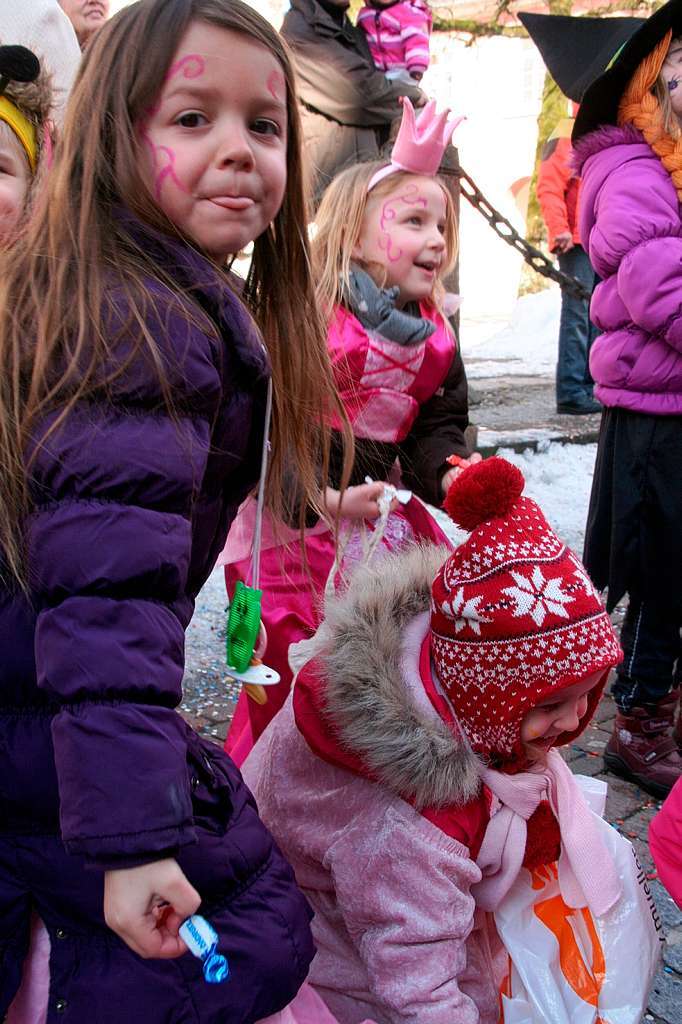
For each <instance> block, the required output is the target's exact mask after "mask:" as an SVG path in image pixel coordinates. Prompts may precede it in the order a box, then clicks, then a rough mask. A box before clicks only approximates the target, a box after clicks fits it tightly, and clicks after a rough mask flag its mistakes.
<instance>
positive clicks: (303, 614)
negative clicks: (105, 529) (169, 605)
mask: <svg viewBox="0 0 682 1024" xmlns="http://www.w3.org/2000/svg"><path fill="white" fill-rule="evenodd" d="M386 294H387V293H382V296H386ZM349 305H351V306H352V305H353V303H351V302H349ZM361 305H362V309H361V310H357V309H356V310H355V311H353V310H352V309H351V308H347V307H346V306H339V307H338V308H337V311H336V315H335V317H334V319H333V321H332V323H331V327H330V331H329V338H328V343H329V350H330V355H331V358H332V364H333V368H334V373H335V377H336V383H337V388H338V390H339V394H340V396H341V399H342V401H343V403H344V406H345V409H346V412H347V414H348V417H349V419H350V422H351V424H352V427H353V432H354V435H355V439H356V452H355V462H354V466H353V470H352V474H351V479H350V484H351V485H355V484H360V483H364V482H365V480H366V478H368V477H369V478H371V479H372V480H378V481H381V480H385V481H390V482H392V483H400V484H401V485H402V486H403V487H407V488H409V489H410V490H411V491H412V492H413V496H412V498H411V499H410V500H409V501H408V502H407V504H405V505H403V506H402V507H401V508H400V509H399V510H398V511H396V512H392V513H391V514H390V515H389V517H388V520H387V521H386V522H385V523H382V524H381V530H382V535H381V538H380V540H379V541H378V543H376V545H375V548H376V549H375V550H374V553H373V555H372V557H373V558H374V559H379V558H380V557H381V554H382V553H385V552H391V551H396V550H399V549H401V548H404V547H406V546H407V545H409V544H414V543H416V542H419V541H426V542H435V543H439V544H447V543H448V541H447V538H446V537H445V534H444V533H443V532H442V530H441V529H440V527H439V526H438V523H437V522H436V521H435V519H434V518H433V516H432V515H431V513H430V512H429V510H428V508H427V507H426V505H425V504H424V502H428V503H430V504H433V505H440V503H441V501H442V493H441V487H440V481H441V478H442V475H443V473H444V472H445V470H446V469H447V468H449V467H448V466H447V462H446V460H447V458H448V456H449V455H451V454H457V455H460V456H463V457H468V456H469V455H470V454H471V453H470V451H469V449H468V446H467V443H466V441H465V439H464V430H465V429H466V426H467V424H468V410H467V384H466V377H465V373H464V366H463V364H462V360H461V356H460V354H459V351H458V346H457V342H456V339H455V337H454V334H453V332H452V330H451V328H450V326H449V324H448V323H447V322H446V320H445V319H444V318H443V317H442V316H441V315H440V313H439V312H438V311H437V310H436V309H435V308H434V307H433V306H431V305H430V304H428V303H421V304H420V305H419V306H418V307H417V306H416V304H415V310H414V315H412V314H408V313H402V312H400V311H396V310H395V309H391V311H390V312H389V315H388V316H384V317H383V321H382V323H381V324H380V325H379V326H380V328H381V329H380V330H379V329H377V328H376V327H371V326H368V324H367V318H366V317H365V316H363V312H364V311H365V310H364V307H365V305H366V304H365V303H362V304H361ZM356 313H357V315H356ZM396 313H397V314H398V316H397V317H396ZM363 321H364V322H363ZM396 325H397V326H396ZM388 334H391V337H388V336H387V335H388ZM396 338H399V339H400V340H395V339H396ZM340 475H341V466H340V456H339V453H338V451H337V452H336V453H335V452H334V450H333V452H332V465H331V469H330V478H331V479H330V483H331V484H332V486H333V485H334V484H335V483H338V480H339V479H340ZM420 499H423V500H420ZM255 508H256V503H255V500H254V499H253V498H250V499H247V501H246V502H245V503H244V505H242V507H241V509H240V511H239V514H238V515H237V518H236V520H235V522H234V523H233V526H232V529H231V531H230V535H229V537H228V541H227V545H226V547H225V550H224V551H223V553H222V555H221V556H220V559H219V561H218V564H220V565H224V566H225V579H226V585H227V591H228V595H232V593H233V592H234V587H235V584H236V582H237V581H238V580H243V581H245V582H246V583H250V582H251V580H250V578H249V575H250V569H251V548H252V544H253V534H254V530H253V528H254V522H255ZM376 525H377V524H372V523H371V522H366V523H364V524H358V523H354V522H352V521H349V520H346V521H343V520H342V522H341V526H340V531H339V537H340V543H339V552H338V554H339V559H338V562H337V550H336V546H335V539H334V528H333V525H330V524H329V523H328V522H326V521H325V520H322V519H320V520H319V521H318V522H317V523H316V525H315V526H313V527H311V528H310V529H308V530H306V532H305V537H304V541H303V544H304V545H305V555H306V561H307V569H306V567H305V562H304V559H303V553H302V544H301V538H300V534H299V532H298V530H295V529H291V528H288V527H285V526H280V527H278V529H277V530H275V529H274V527H273V524H272V523H271V522H268V520H267V517H264V525H263V533H262V547H261V558H260V589H261V590H262V592H263V597H262V621H263V625H264V626H265V629H266V632H267V637H268V644H267V648H266V651H265V654H264V655H263V660H264V661H265V662H266V664H267V665H269V666H270V667H271V668H274V669H276V671H277V672H278V673H279V675H280V679H281V681H280V682H279V683H278V684H277V685H276V686H268V687H267V690H266V693H267V702H266V703H265V704H258V703H256V702H255V701H254V700H253V699H251V698H250V697H247V695H246V693H245V692H243V691H242V693H241V694H240V697H239V701H238V703H237V708H236V711H235V715H234V718H233V720H232V725H231V728H230V732H229V733H228V737H227V740H226V743H225V749H226V751H227V753H228V754H229V755H230V757H231V758H232V759H233V760H234V761H235V763H236V764H237V765H239V766H241V765H242V764H243V762H244V760H245V758H246V757H247V755H248V754H249V752H250V750H251V749H252V747H253V745H254V743H255V742H256V740H257V739H258V737H259V736H260V735H261V733H262V732H263V731H264V729H265V728H266V726H267V725H268V723H269V722H270V721H271V720H272V718H274V716H275V714H276V713H277V712H278V711H279V709H280V708H281V707H282V705H283V704H284V702H285V700H286V697H287V695H288V693H289V690H290V688H291V681H292V672H291V670H290V667H289V662H288V652H289V647H290V645H291V644H294V643H296V642H298V641H300V640H303V639H307V638H309V637H310V636H312V635H313V634H314V633H315V631H316V630H317V627H318V626H319V624H320V622H321V619H322V611H323V599H324V593H325V588H326V587H327V584H328V581H329V579H330V575H331V576H332V577H333V581H334V584H335V589H338V587H339V586H343V585H344V581H347V580H348V577H349V573H350V572H352V568H353V566H354V565H356V564H358V563H359V562H361V561H363V560H364V559H365V558H366V556H367V549H368V547H370V546H374V542H376V541H377V538H376V537H374V538H373V537H372V534H373V533H374V531H375V527H376ZM337 569H338V572H337Z"/></svg>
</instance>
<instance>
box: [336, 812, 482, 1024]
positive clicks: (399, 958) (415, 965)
mask: <svg viewBox="0 0 682 1024" xmlns="http://www.w3.org/2000/svg"><path fill="white" fill-rule="evenodd" d="M328 861H329V863H328V865H327V866H328V868H329V869H330V871H331V873H332V877H333V881H334V889H335V891H336V898H337V902H338V906H339V909H340V911H341V913H342V914H343V918H344V922H345V925H346V928H347V930H348V933H349V935H350V938H351V940H352V942H353V943H354V945H355V947H356V950H357V952H358V954H359V956H360V958H361V959H362V961H363V963H364V965H365V968H366V970H367V973H368V977H369V982H370V986H371V989H372V991H373V993H374V994H375V996H376V998H377V1000H378V1001H379V1003H380V1006H381V1010H382V1015H383V1016H382V1019H384V1018H385V1019H386V1020H387V1021H390V1024H478V1022H479V1013H478V1010H477V1008H476V1006H475V1005H474V1003H473V1001H472V1000H471V998H469V996H468V995H466V994H465V993H464V992H462V991H461V989H460V987H459V984H458V977H459V976H460V975H461V974H462V972H463V971H464V970H465V968H466V961H467V957H466V949H465V944H466V940H467V938H468V936H469V933H470V932H471V930H472V927H473V922H474V899H473V897H472V896H471V893H470V888H471V886H472V885H473V884H474V883H476V882H477V881H479V880H480V877H481V873H480V871H479V869H478V868H477V867H476V865H475V864H474V862H473V861H472V860H470V859H469V854H468V850H467V848H466V847H465V846H462V845H461V844H460V843H458V842H456V840H454V839H450V838H449V837H447V836H445V835H444V834H442V833H440V832H439V831H438V829H436V828H435V827H434V829H433V832H432V833H431V831H430V830H429V831H428V832H426V831H421V830H420V831H417V830H415V829H414V828H413V827H412V828H411V827H410V826H409V825H408V823H407V821H406V820H405V819H404V818H403V817H402V816H401V815H400V813H399V811H397V810H396V809H395V807H389V808H388V809H387V811H386V814H385V816H384V818H383V819H382V820H381V821H380V822H379V823H378V822H377V819H376V816H375V817H374V818H373V820H372V821H371V822H370V821H364V820H362V815H361V814H360V815H359V816H356V818H355V819H354V821H353V827H351V828H348V829H344V830H343V831H342V832H340V834H339V838H338V839H337V841H336V842H335V843H334V844H333V846H331V848H330V850H329V853H328Z"/></svg>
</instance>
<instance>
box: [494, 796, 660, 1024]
mask: <svg viewBox="0 0 682 1024" xmlns="http://www.w3.org/2000/svg"><path fill="white" fill-rule="evenodd" d="M576 782H577V783H578V784H579V785H580V787H581V789H582V790H583V794H584V796H585V798H586V800H587V803H588V805H589V806H590V808H591V810H592V811H593V813H595V812H597V813H595V817H597V819H598V822H599V826H600V832H601V834H602V838H603V840H604V843H605V845H606V847H607V849H608V851H609V853H610V854H611V856H612V858H613V861H614V863H615V865H616V869H617V871H618V875H619V877H620V880H621V883H622V887H623V893H622V896H621V899H620V900H619V901H618V903H617V904H616V905H615V906H614V907H612V909H611V910H610V911H609V912H608V913H607V914H604V915H603V916H602V917H601V918H594V917H593V916H592V914H591V913H590V911H589V910H588V909H587V907H584V908H582V909H577V910H576V909H574V908H572V907H569V906H568V905H567V904H566V903H565V902H564V900H563V898H562V895H561V888H560V883H559V872H558V869H557V866H556V865H555V864H553V865H549V866H547V867H544V868H540V869H538V870H536V871H534V872H533V873H531V872H529V871H526V870H525V869H524V870H522V871H521V873H520V875H519V877H518V879H517V880H516V882H515V883H514V885H513V887H512V889H511V890H510V891H509V893H508V894H507V896H506V897H505V898H504V900H503V901H502V903H501V904H500V906H499V907H498V908H497V910H496V911H495V925H496V927H497V931H498V933H499V936H500V939H501V940H502V943H503V945H504V947H505V949H506V950H507V952H508V954H509V969H508V974H507V977H506V978H505V979H504V981H503V983H502V987H501V1015H500V1024H548V1022H551V1024H639V1022H640V1020H641V1019H642V1014H643V1013H644V1011H645V1010H646V1005H647V998H648V995H649V989H650V987H651V983H652V981H653V978H654V975H655V973H656V969H657V966H658V961H659V958H660V956H661V945H662V942H663V931H662V926H661V922H660V920H659V917H658V914H657V912H656V908H655V906H654V903H653V899H652V896H651V891H650V889H649V885H648V883H647V880H646V875H645V873H644V871H643V870H642V868H641V867H640V865H639V862H638V861H637V857H636V854H635V851H634V849H633V846H632V844H631V843H629V842H628V841H627V839H624V838H623V836H621V835H620V834H619V833H618V832H617V831H616V830H615V829H614V828H612V827H611V826H610V825H609V824H608V823H607V822H605V821H603V819H602V818H601V814H602V813H603V807H604V801H605V796H606V785H605V783H603V782H600V780H598V779H588V778H586V777H585V776H576Z"/></svg>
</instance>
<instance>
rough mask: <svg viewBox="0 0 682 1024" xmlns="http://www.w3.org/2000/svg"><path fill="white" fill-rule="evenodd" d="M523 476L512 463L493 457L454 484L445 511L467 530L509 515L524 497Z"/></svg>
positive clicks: (471, 468)
mask: <svg viewBox="0 0 682 1024" xmlns="http://www.w3.org/2000/svg"><path fill="white" fill-rule="evenodd" d="M525 482H526V481H525V480H524V477H523V473H522V472H521V470H520V469H518V468H517V467H516V466H513V465H512V464H511V462H507V460H506V459H501V458H499V457H498V456H496V455H495V456H493V457H492V458H490V459H484V460H483V462H477V463H475V464H474V465H473V466H468V467H467V468H466V469H465V470H463V471H462V473H460V474H459V476H458V477H457V478H456V479H455V480H454V482H453V483H452V485H451V486H450V490H449V491H448V493H447V496H446V498H445V501H444V502H443V508H444V509H445V511H446V512H447V513H448V515H449V516H450V518H451V519H452V520H453V522H454V523H456V525H457V526H461V527H462V529H463V530H469V531H471V530H475V529H476V527H477V526H480V525H481V523H485V522H487V520H489V519H496V518H498V517H500V516H505V515H507V514H508V513H509V512H510V511H511V509H512V507H513V506H514V504H515V503H516V502H517V501H518V500H519V498H520V497H521V495H522V493H523V488H524V484H525Z"/></svg>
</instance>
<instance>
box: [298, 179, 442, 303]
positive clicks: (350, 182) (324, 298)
mask: <svg viewBox="0 0 682 1024" xmlns="http://www.w3.org/2000/svg"><path fill="white" fill-rule="evenodd" d="M385 166H386V163H385V161H383V162H377V161H372V162H370V163H364V164H355V165H354V166H353V167H348V168H347V169H346V170H345V171H341V173H340V174H338V175H337V176H336V177H335V178H334V180H333V181H332V182H331V184H330V185H329V186H328V188H327V189H326V191H325V193H324V195H323V196H322V200H321V202H320V206H319V209H318V211H317V216H316V218H315V227H316V233H315V238H314V239H313V244H312V255H313V267H314V269H315V280H316V282H317V286H316V290H317V300H318V303H319V305H320V308H321V309H322V310H323V311H324V312H325V313H326V314H327V315H331V313H332V312H333V310H334V308H335V307H336V306H337V305H339V304H341V303H342V302H343V301H344V296H346V295H347V294H348V291H349V275H350V269H351V263H353V262H357V261H355V260H354V259H353V255H352V253H353V248H354V246H355V244H356V243H357V241H358V239H359V238H360V234H361V232H362V224H363V221H364V218H365V211H366V209H367V201H368V199H369V195H368V193H367V186H368V185H369V182H370V181H371V179H372V178H373V176H374V174H375V173H376V171H378V170H379V168H380V167H385ZM411 177H414V175H413V174H411V172H409V171H396V173H395V174H391V175H389V176H388V177H386V178H384V179H383V181H380V182H379V184H378V185H375V187H374V188H373V189H372V192H371V196H372V198H380V197H382V196H385V195H388V194H389V192H392V191H393V189H395V188H397V187H398V186H399V185H400V184H401V182H403V181H409V179H410V178H411ZM441 185H442V188H443V192H444V193H445V234H444V238H445V256H444V258H443V263H442V266H441V269H440V272H439V277H438V279H437V280H436V282H435V284H434V287H433V292H432V294H431V301H432V303H433V304H434V306H436V308H437V309H439V311H441V312H442V309H441V303H442V300H443V296H444V289H443V285H442V279H443V278H445V277H447V275H448V274H449V273H450V271H451V270H452V268H453V266H454V265H455V259H456V258H457V244H458V239H457V217H456V214H455V210H454V207H453V204H452V198H451V196H450V193H449V192H448V190H447V188H446V187H445V185H444V184H442V183H441ZM365 269H366V270H367V271H368V273H370V274H371V276H372V277H374V278H375V280H376V283H377V284H378V285H379V286H382V285H383V283H384V282H383V280H382V279H381V278H382V274H381V271H382V268H381V267H378V266H371V267H370V266H368V267H365ZM446 323H447V319H446Z"/></svg>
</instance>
